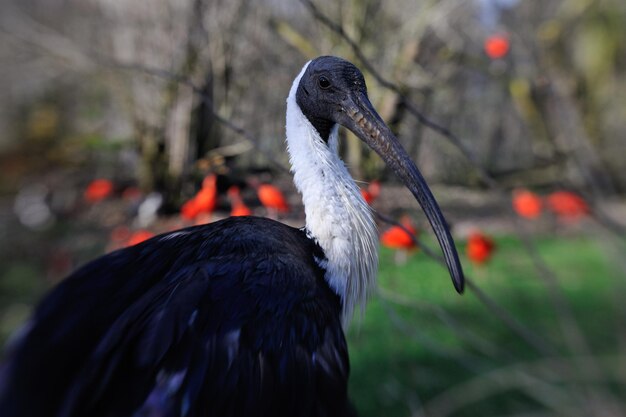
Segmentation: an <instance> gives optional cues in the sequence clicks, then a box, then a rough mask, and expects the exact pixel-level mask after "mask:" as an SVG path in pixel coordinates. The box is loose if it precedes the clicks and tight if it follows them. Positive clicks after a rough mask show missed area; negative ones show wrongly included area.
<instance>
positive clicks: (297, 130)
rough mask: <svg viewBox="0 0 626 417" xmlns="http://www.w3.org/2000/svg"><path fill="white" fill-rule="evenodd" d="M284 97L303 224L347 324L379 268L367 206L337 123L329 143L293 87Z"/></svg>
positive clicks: (291, 156) (362, 306)
mask: <svg viewBox="0 0 626 417" xmlns="http://www.w3.org/2000/svg"><path fill="white" fill-rule="evenodd" d="M308 65H309V64H308V63H307V64H306V65H305V66H304V68H303V69H302V71H301V72H300V74H299V75H298V77H297V78H296V79H295V81H294V82H293V85H292V87H291V91H290V92H289V97H288V98H287V150H288V151H289V156H290V161H291V167H292V168H291V170H292V172H293V174H294V183H295V185H296V187H297V188H298V191H300V193H301V194H302V201H303V203H304V210H305V214H306V228H307V230H308V232H309V233H310V235H311V236H312V237H313V238H314V239H315V240H316V241H317V243H318V244H319V245H320V247H321V248H322V249H323V250H324V254H325V255H326V259H327V261H326V263H325V264H324V265H323V266H324V267H325V269H326V281H327V282H328V284H329V285H330V287H331V288H332V289H333V290H334V291H335V292H336V293H337V294H338V295H339V296H340V297H341V300H342V302H343V322H344V325H347V323H348V322H349V320H350V319H351V317H352V314H353V311H354V309H355V307H356V306H357V305H358V306H360V307H361V311H362V310H363V308H364V307H365V303H366V301H367V296H368V293H369V292H370V291H371V290H372V289H373V287H374V285H375V280H376V271H377V269H378V234H377V230H376V223H375V222H374V219H373V216H372V212H371V209H370V207H369V206H368V205H367V203H366V202H365V200H364V199H363V197H362V196H361V193H360V190H359V187H358V186H357V185H356V183H355V182H354V180H353V179H352V177H351V176H350V174H349V173H348V170H347V168H346V166H345V164H344V163H343V161H342V160H341V159H340V158H339V154H338V137H337V130H338V126H337V125H335V126H334V127H333V129H332V130H331V133H330V137H329V139H328V144H327V143H326V142H324V140H322V138H321V137H320V135H319V133H318V132H317V130H316V129H315V128H314V127H313V125H312V124H311V123H310V121H309V120H308V119H307V117H306V116H305V115H304V114H303V113H302V111H301V109H300V107H299V106H298V104H297V103H296V91H297V88H298V84H299V82H300V78H302V75H303V74H304V72H305V71H306V68H307V66H308Z"/></svg>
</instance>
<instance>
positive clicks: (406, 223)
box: [366, 199, 418, 265]
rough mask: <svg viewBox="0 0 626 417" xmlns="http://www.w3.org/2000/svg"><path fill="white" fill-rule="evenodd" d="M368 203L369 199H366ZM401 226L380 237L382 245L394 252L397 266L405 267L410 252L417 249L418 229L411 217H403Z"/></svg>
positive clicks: (386, 231) (388, 230)
mask: <svg viewBox="0 0 626 417" xmlns="http://www.w3.org/2000/svg"><path fill="white" fill-rule="evenodd" d="M366 201H367V199H366ZM400 224H401V225H402V227H400V226H392V227H390V228H389V229H387V230H385V231H384V232H383V233H382V234H381V235H380V243H381V244H382V245H383V246H385V247H388V248H390V249H395V251H394V261H395V263H396V264H397V265H403V264H405V263H406V261H407V255H408V252H409V251H412V250H415V249H417V244H416V242H415V238H416V236H417V232H418V231H417V229H416V228H415V226H414V225H413V222H412V221H411V218H410V217H409V216H402V218H401V219H400Z"/></svg>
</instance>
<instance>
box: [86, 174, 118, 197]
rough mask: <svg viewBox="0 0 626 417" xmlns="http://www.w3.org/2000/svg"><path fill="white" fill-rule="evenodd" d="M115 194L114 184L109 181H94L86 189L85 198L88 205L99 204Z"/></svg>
mask: <svg viewBox="0 0 626 417" xmlns="http://www.w3.org/2000/svg"><path fill="white" fill-rule="evenodd" d="M112 192H113V183H112V182H111V181H109V180H107V179H103V178H99V179H96V180H93V181H91V182H90V183H89V185H87V188H86V189H85V193H84V198H85V200H86V201H87V202H88V203H97V202H98V201H101V200H104V199H105V198H107V197H108V196H110V195H111V193H112Z"/></svg>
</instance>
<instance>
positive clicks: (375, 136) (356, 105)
mask: <svg viewBox="0 0 626 417" xmlns="http://www.w3.org/2000/svg"><path fill="white" fill-rule="evenodd" d="M296 103H297V105H298V107H300V110H301V111H302V113H303V114H304V115H305V116H306V117H307V118H308V120H309V121H310V122H311V124H312V125H313V127H314V128H315V129H316V130H317V131H318V133H319V134H320V136H321V137H322V139H323V140H325V141H328V138H329V135H330V131H331V129H332V127H333V126H334V125H335V124H336V123H339V124H341V125H343V126H345V127H347V128H348V129H350V130H351V131H352V132H353V133H354V134H355V135H356V136H358V137H359V139H361V140H362V141H363V142H365V143H366V144H367V145H368V146H369V147H371V148H372V149H373V150H374V151H376V153H378V154H379V155H380V156H381V158H382V159H383V160H384V161H385V162H386V163H387V165H388V166H389V167H390V168H392V169H393V170H394V171H395V173H396V175H398V177H400V179H401V180H402V181H403V182H404V184H405V185H406V186H407V188H409V190H411V192H412V193H413V195H414V196H415V198H416V199H417V201H418V202H419V203H420V205H421V206H422V209H423V210H424V213H425V214H426V217H428V220H429V221H430V224H431V226H432V227H433V230H434V231H435V234H436V235H437V240H438V241H439V245H440V246H441V249H442V250H443V253H444V257H445V260H446V264H447V265H448V269H449V271H450V275H451V277H452V281H453V282H454V286H455V288H456V289H457V291H459V292H461V291H463V283H464V278H463V269H462V268H461V263H460V262H459V257H458V254H457V251H456V247H455V246H454V241H453V240H452V237H451V235H450V231H449V230H448V226H447V225H446V221H445V219H444V217H443V214H442V213H441V210H440V209H439V205H438V204H437V201H435V198H434V197H433V195H432V193H431V192H430V189H429V188H428V185H426V181H425V180H424V178H423V177H422V174H421V173H420V172H419V170H418V169H417V167H416V166H415V164H414V163H413V161H412V160H411V158H409V155H408V154H407V153H406V151H405V150H404V149H403V148H402V145H400V142H399V141H398V139H397V138H396V137H395V136H394V135H393V133H392V132H391V130H389V128H388V127H387V125H386V124H385V122H384V121H383V120H382V119H381V118H380V116H379V115H378V113H377V112H376V110H375V109H374V107H373V106H372V103H370V101H369V98H368V97H367V89H366V88H365V80H364V78H363V74H361V71H359V69H358V68H357V67H355V66H354V65H353V64H351V63H350V62H348V61H346V60H343V59H341V58H336V57H332V56H322V57H319V58H316V59H314V60H313V61H311V62H310V63H309V65H308V67H307V68H306V71H305V72H304V74H303V75H302V78H300V82H299V84H298V89H297V90H296Z"/></svg>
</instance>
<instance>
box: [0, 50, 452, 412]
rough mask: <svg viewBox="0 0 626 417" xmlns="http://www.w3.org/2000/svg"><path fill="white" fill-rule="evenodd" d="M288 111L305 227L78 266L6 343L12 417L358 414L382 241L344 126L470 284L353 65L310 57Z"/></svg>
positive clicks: (196, 229)
mask: <svg viewBox="0 0 626 417" xmlns="http://www.w3.org/2000/svg"><path fill="white" fill-rule="evenodd" d="M286 119H287V122H286V136H287V150H288V153H289V155H290V161H291V167H292V173H293V178H294V183H295V185H296V188H297V189H298V191H299V193H300V194H301V196H302V199H303V204H304V210H305V215H306V219H305V225H304V227H300V228H297V227H292V226H288V225H286V224H283V223H280V222H277V221H274V220H271V219H266V218H260V217H254V216H246V217H230V218H226V219H223V220H219V221H216V222H213V223H209V224H205V225H197V226H190V227H187V228H184V229H181V230H177V231H173V232H169V233H166V234H161V235H157V236H155V237H153V238H151V239H148V240H146V241H144V242H141V243H139V244H137V245H135V246H131V247H128V248H124V249H120V250H117V251H114V252H112V253H110V254H107V255H104V256H103V257H100V258H97V259H95V260H93V261H91V262H89V263H87V264H86V265H84V266H82V267H80V268H79V269H78V270H76V271H75V272H74V273H72V274H71V275H70V276H69V277H67V278H66V279H65V280H63V281H62V282H61V283H60V284H59V285H58V286H57V287H55V288H53V289H52V290H51V292H50V293H48V294H47V295H46V296H44V298H43V300H42V301H40V303H39V304H38V306H37V307H36V308H35V311H34V313H33V315H32V317H31V318H30V319H29V320H28V322H27V323H26V324H25V325H24V327H23V328H22V330H21V331H19V332H18V334H17V335H15V336H14V338H13V341H12V342H11V343H10V345H9V346H8V350H7V354H6V356H5V357H6V361H5V362H4V364H3V365H2V368H1V370H0V410H2V416H3V417H14V416H26V415H28V416H41V415H46V416H64V417H69V416H86V415H88V416H94V417H98V416H130V415H133V416H250V417H254V416H259V417H263V416H302V417H317V416H350V415H355V409H354V407H353V405H352V403H351V401H350V400H349V399H348V395H347V381H348V376H349V358H348V349H347V345H346V339H345V335H344V329H345V328H346V326H347V325H348V324H349V322H350V319H351V317H352V315H353V312H354V310H355V309H356V308H363V307H364V305H365V302H366V300H367V295H368V294H369V293H370V292H371V291H372V290H373V287H374V285H375V277H376V270H377V261H378V255H377V250H378V248H377V246H378V245H377V231H376V224H375V222H374V218H373V214H372V211H371V209H370V208H369V206H368V205H367V204H366V203H365V201H364V200H363V198H362V197H361V194H360V192H359V187H358V186H357V185H356V183H355V182H354V180H353V179H352V177H351V176H350V174H349V173H348V170H347V168H346V166H345V164H344V163H343V162H342V160H341V159H340V157H339V154H338V144H339V135H338V128H339V125H343V126H344V127H346V128H348V129H350V130H351V131H352V132H354V133H355V134H356V135H357V136H358V137H359V138H360V139H361V140H362V141H364V142H365V143H366V144H367V145H369V147H370V148H372V149H373V150H374V151H375V152H377V153H378V154H379V155H380V156H381V157H382V159H383V160H384V161H385V162H386V164H387V165H388V166H389V167H390V168H391V169H392V170H393V171H394V172H395V173H396V174H397V175H398V176H399V177H400V179H401V180H402V181H403V182H404V184H405V185H406V186H407V187H408V188H409V190H410V191H411V192H412V194H413V195H414V196H415V197H416V199H417V200H418V201H419V203H420V204H421V206H422V209H423V210H424V212H425V214H426V216H427V218H428V219H429V221H430V223H431V225H432V227H433V229H434V231H435V234H436V236H437V238H438V241H439V243H440V246H441V248H442V249H443V253H444V258H445V260H446V263H447V266H448V269H449V272H450V275H451V277H452V281H453V284H454V286H455V288H456V290H457V291H458V292H462V291H463V283H464V277H463V271H462V268H461V264H460V261H459V256H458V254H457V251H456V248H455V245H454V241H453V240H452V237H451V235H450V232H449V230H448V227H447V225H446V222H445V219H444V217H443V214H442V213H441V210H440V209H439V206H438V204H437V202H436V200H435V199H434V197H433V195H432V193H431V192H430V190H429V188H428V186H427V184H426V182H425V180H424V179H423V177H422V175H421V173H420V172H419V170H418V169H417V167H416V166H415V164H414V163H413V162H412V161H411V159H410V158H409V156H408V155H407V153H406V151H404V149H403V148H402V146H401V145H400V142H399V141H398V139H397V138H396V137H395V136H394V135H393V133H392V132H391V131H390V129H389V128H388V127H387V126H386V125H385V123H384V122H383V120H382V119H381V117H380V116H379V115H378V113H377V112H376V110H375V109H374V107H373V105H372V104H371V103H370V101H369V99H368V96H367V89H366V85H365V81H364V77H363V74H362V73H361V72H360V71H359V70H358V68H357V67H356V66H355V65H353V64H352V63H350V62H348V61H346V60H344V59H342V58H338V57H332V56H322V57H318V58H315V59H313V60H311V61H309V62H307V63H306V64H305V65H304V67H303V68H302V70H301V71H300V73H299V74H298V75H297V77H296V78H295V80H294V82H293V84H292V87H291V89H290V91H289V94H288V97H287V114H286Z"/></svg>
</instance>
